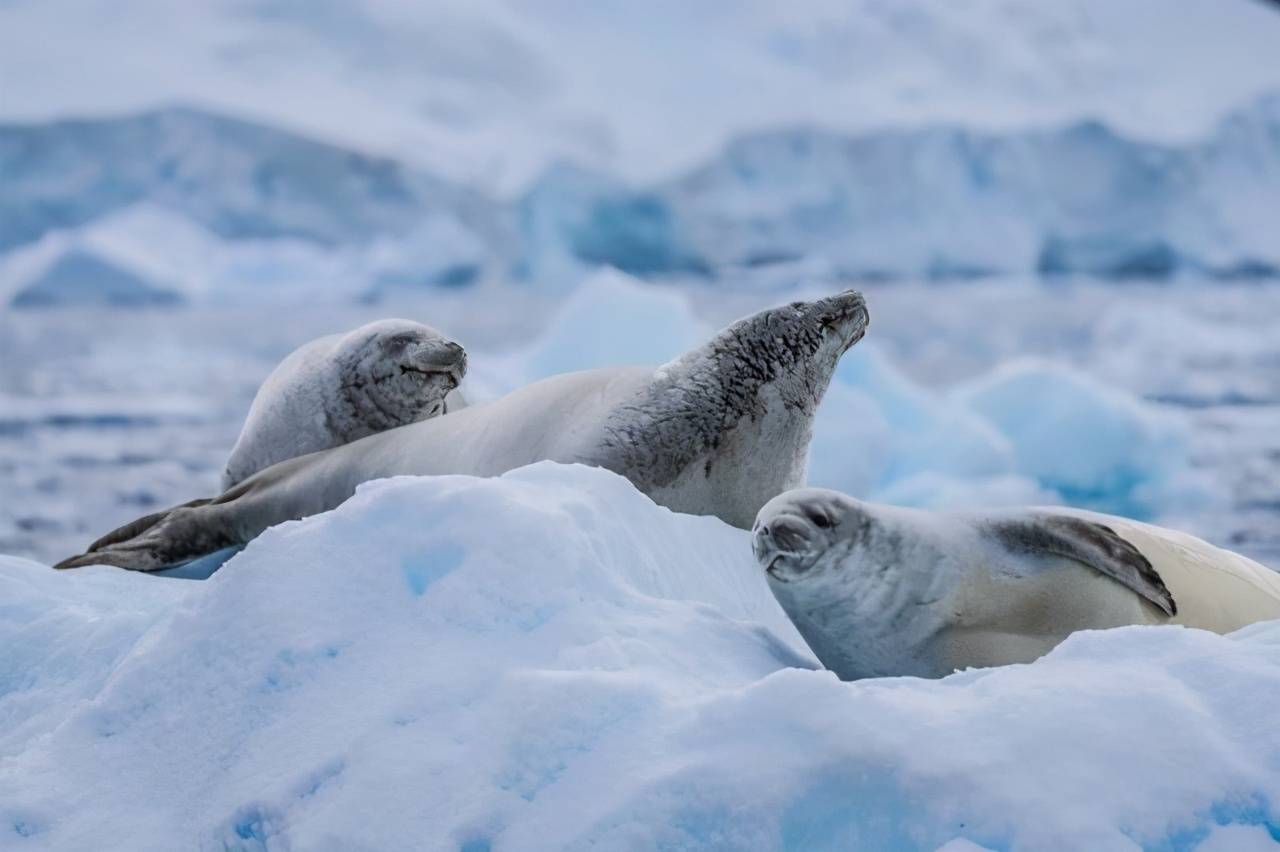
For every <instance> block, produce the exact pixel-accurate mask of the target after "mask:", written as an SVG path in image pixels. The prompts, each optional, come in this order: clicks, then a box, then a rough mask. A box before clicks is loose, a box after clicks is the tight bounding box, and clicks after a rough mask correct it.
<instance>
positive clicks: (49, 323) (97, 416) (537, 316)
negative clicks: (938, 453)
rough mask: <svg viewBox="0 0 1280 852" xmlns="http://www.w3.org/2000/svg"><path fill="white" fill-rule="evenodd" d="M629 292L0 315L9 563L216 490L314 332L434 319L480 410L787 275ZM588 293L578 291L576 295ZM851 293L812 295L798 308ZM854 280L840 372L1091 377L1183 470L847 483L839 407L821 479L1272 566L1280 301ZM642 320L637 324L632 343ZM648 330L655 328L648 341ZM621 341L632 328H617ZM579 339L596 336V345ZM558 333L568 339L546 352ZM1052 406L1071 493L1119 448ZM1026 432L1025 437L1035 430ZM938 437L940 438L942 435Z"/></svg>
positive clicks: (1054, 445) (660, 353)
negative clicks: (872, 364)
mask: <svg viewBox="0 0 1280 852" xmlns="http://www.w3.org/2000/svg"><path fill="white" fill-rule="evenodd" d="M627 280H628V281H629V282H630V283H628V284H626V285H625V286H626V287H629V288H630V291H634V292H633V295H632V296H630V297H628V298H630V299H631V301H630V302H628V301H627V299H622V300H620V301H619V300H617V299H614V300H613V301H612V302H611V301H610V299H603V298H602V299H601V301H600V304H599V305H597V306H596V307H594V308H591V309H587V310H586V312H585V313H582V312H581V311H580V312H579V313H580V314H581V315H580V316H578V317H577V319H576V320H574V319H573V318H570V319H569V321H568V322H567V324H566V322H564V321H559V330H558V331H557V330H556V328H557V322H558V321H557V319H556V314H557V310H559V307H560V306H559V305H558V304H557V303H554V302H552V301H550V300H549V299H548V298H547V297H546V296H539V295H538V294H536V293H534V292H532V291H529V290H522V289H520V288H518V287H511V288H488V289H481V290H475V291H469V290H466V289H463V290H455V291H444V290H442V291H438V292H437V293H436V294H435V295H433V296H430V297H423V296H414V297H412V298H405V297H399V298H397V299H395V300H383V301H381V302H379V303H377V304H360V303H351V304H332V303H326V304H315V305H310V306H307V305H299V304H296V303H291V304H269V303H260V304H252V305H235V306H207V305H202V306H199V307H196V306H190V307H176V308H166V309H151V310H103V309H75V308H64V309H51V310H22V311H18V310H13V309H4V310H3V311H0V495H2V496H3V500H0V553H8V554H13V555H18V556H25V557H29V558H32V559H35V560H37V561H41V562H46V563H48V562H50V561H54V560H56V559H58V558H61V557H63V556H66V555H68V554H70V553H73V552H78V551H80V550H82V549H83V548H84V546H85V545H86V544H87V543H88V542H89V541H91V540H92V539H93V538H95V537H97V536H98V535H100V534H101V533H103V532H104V531H106V530H108V529H111V528H113V527H115V526H117V525H118V524H121V523H124V522H126V521H128V520H131V519H132V518H134V517H137V516H138V515H141V514H145V513H147V512H149V511H153V510H155V509H157V508H162V507H165V506H168V505H173V504H176V503H180V502H184V501H186V500H188V499H191V498H193V497H196V496H202V495H209V494H212V493H215V492H216V490H217V487H216V486H217V480H218V476H219V473H220V471H221V466H222V464H223V463H224V461H225V457H226V454H227V452H228V451H229V449H230V447H231V445H232V443H233V442H234V440H235V437H236V435H237V433H238V430H239V426H240V423H241V422H242V419H243V417H244V414H245V412H246V411H247V409H248V406H249V403H250V401H251V399H252V397H253V393H254V391H255V390H256V388H257V385H258V383H259V382H260V381H261V380H262V379H263V378H264V377H265V376H266V374H267V373H268V372H269V371H270V370H271V368H272V367H273V366H274V365H275V364H276V363H278V362H279V360H280V359H281V358H282V357H283V356H284V355H286V354H287V353H288V352H289V351H291V350H292V349H293V348H294V347H296V346H298V345H300V344H301V343H303V342H305V341H307V340H309V339H312V338H314V337H316V336H319V335H322V334H327V333H331V332H334V331H339V330H342V329H347V328H351V327H354V326H356V325H358V324H361V323H363V322H366V321H369V320H371V319H375V318H378V317H384V316H404V317H410V318H414V319H419V320H421V321H424V322H427V323H430V324H432V325H435V326H436V327H438V328H440V329H442V330H444V331H446V332H447V333H449V334H452V335H453V336H454V337H455V338H457V339H459V340H461V341H462V342H463V343H464V344H466V345H467V346H468V348H469V350H470V351H471V353H472V357H471V364H472V372H471V375H470V376H469V378H468V386H467V389H468V391H469V393H470V394H471V396H472V397H473V398H475V399H484V398H486V397H489V396H492V395H494V394H496V393H499V392H502V391H503V390H506V389H508V388H510V387H512V386H514V385H517V384H520V383H522V382H523V381H526V380H528V379H530V378H534V377H536V376H537V375H538V374H539V370H540V371H541V372H542V373H545V372H554V371H557V370H566V369H574V368H586V367H592V366H598V365H601V364H606V363H634V362H646V361H647V362H652V363H658V362H661V361H662V360H665V359H666V358H667V357H671V356H673V355H675V354H677V353H678V352H679V351H680V350H681V349H682V348H683V347H685V346H688V345H693V344H696V342H697V340H698V339H700V335H704V334H706V333H709V331H710V330H712V329H714V328H716V327H719V326H721V325H723V324H725V323H726V322H728V321H729V320H731V319H734V318H736V317H738V316H741V315H743V314H746V313H749V312H750V311H752V310H754V309H756V308H758V307H761V306H764V305H766V304H770V303H776V302H780V301H783V300H785V299H788V298H791V297H792V296H793V290H792V289H791V288H790V287H789V286H781V285H779V284H778V283H777V281H776V280H773V281H752V280H749V279H746V280H737V281H734V282H727V281H724V280H720V281H711V282H706V281H702V282H685V283H684V284H683V285H681V286H675V287H670V286H668V287H659V286H656V285H648V284H641V283H639V282H635V281H632V280H631V279H627ZM592 286H593V283H592V280H591V279H588V281H587V282H586V283H585V284H584V285H583V287H584V288H585V289H590V288H591V287H592ZM842 286H847V284H845V283H841V282H830V281H812V280H811V281H810V283H808V284H806V285H804V286H802V287H798V288H796V289H795V290H794V293H815V292H819V291H823V290H827V291H830V290H835V289H838V288H840V287H842ZM856 286H859V287H860V288H861V289H862V290H864V292H866V294H867V297H868V301H869V304H870V307H871V312H872V326H871V329H870V332H869V334H868V337H867V339H866V342H865V343H864V344H861V345H860V346H859V347H858V349H855V350H854V352H852V353H850V355H849V356H847V358H849V359H852V358H855V357H859V358H862V357H867V355H865V354H864V352H863V350H866V352H867V353H870V352H874V353H875V354H876V356H877V357H878V358H879V359H880V360H881V361H883V362H885V363H887V364H888V365H891V367H892V369H893V371H894V373H895V375H896V374H900V375H901V377H902V379H901V380H902V381H903V382H907V383H909V385H910V387H911V389H912V390H911V392H912V393H923V394H928V395H929V397H930V398H932V399H936V400H944V401H945V400H948V399H950V398H952V397H954V396H956V395H957V394H965V393H972V385H973V383H974V382H975V381H976V382H979V383H981V382H983V381H984V380H985V379H984V377H987V376H990V375H992V374H993V372H994V374H996V375H999V374H1000V371H1001V370H1005V369H1017V367H1018V365H1024V366H1025V365H1026V364H1034V365H1036V369H1049V370H1050V371H1053V370H1057V369H1059V368H1060V369H1062V370H1066V371H1070V373H1071V374H1074V375H1082V376H1087V377H1088V378H1089V379H1090V380H1092V381H1093V382H1095V383H1096V387H1097V388H1098V389H1105V390H1106V391H1107V392H1109V393H1110V392H1114V394H1116V395H1117V396H1120V395H1124V396H1128V397H1131V398H1132V399H1133V400H1135V401H1136V402H1138V404H1141V405H1143V408H1144V410H1145V416H1147V417H1148V418H1154V419H1155V420H1163V421H1168V422H1169V423H1171V424H1177V426H1178V428H1179V429H1180V430H1181V431H1180V433H1179V434H1181V435H1182V436H1183V438H1182V439H1181V440H1179V441H1177V442H1174V443H1172V444H1170V445H1168V446H1167V447H1166V446H1164V445H1158V446H1157V448H1156V449H1155V450H1154V451H1153V452H1157V453H1161V454H1165V455H1167V456H1168V458H1163V459H1158V460H1156V461H1155V462H1151V464H1156V465H1165V464H1166V463H1167V465H1168V466H1169V467H1170V468H1171V469H1175V470H1178V471H1179V474H1178V476H1176V477H1173V478H1172V479H1169V480H1168V481H1165V480H1161V481H1158V482H1151V483H1142V484H1139V486H1138V490H1137V491H1136V492H1135V493H1141V494H1143V495H1145V496H1143V499H1142V500H1140V501H1138V502H1137V503H1133V504H1132V505H1131V501H1120V502H1117V501H1116V500H1115V499H1114V495H1108V494H1104V493H1101V491H1098V490H1096V489H1095V490H1090V487H1082V488H1080V489H1077V490H1074V491H1072V490H1068V491H1067V492H1065V493H1054V492H1052V490H1051V489H1050V490H1049V491H1048V492H1046V490H1045V489H1043V488H1038V487H1037V486H1035V484H1034V483H1033V484H1032V485H1030V486H1026V487H1024V486H1025V483H1024V484H1023V485H1017V484H1015V485H1013V486H1011V487H1006V485H1007V483H1006V484H1005V485H1002V484H1001V483H1003V482H1005V480H1003V479H1001V480H998V481H997V484H996V486H995V487H991V485H990V482H991V480H990V478H989V477H988V478H987V479H986V480H984V482H985V483H986V484H985V485H981V486H979V485H972V483H970V479H974V475H973V471H972V470H970V467H971V466H970V465H967V464H965V463H962V462H957V461H956V460H955V458H953V457H955V456H964V455H965V454H966V453H968V452H969V451H968V450H967V449H966V448H964V447H960V446H956V447H950V448H948V453H949V454H950V456H949V458H950V460H948V461H947V462H945V466H946V468H947V474H948V477H947V479H946V482H945V483H944V484H943V485H935V484H934V480H930V479H927V478H926V479H924V480H911V481H910V482H905V481H899V480H900V479H902V477H899V478H898V479H894V478H893V477H894V474H892V472H885V471H879V472H878V473H875V474H874V475H863V473H859V474H857V475H854V474H849V473H848V472H844V473H841V474H840V475H839V476H837V475H835V473H834V472H833V471H832V470H831V465H832V464H837V463H843V462H842V461H841V459H843V457H844V456H845V455H853V456H856V455H858V454H859V453H861V454H862V455H863V456H866V455H876V454H878V453H882V452H889V451H890V450H892V449H893V448H892V447H890V448H888V449H883V450H882V448H877V447H872V446H853V445H851V444H850V443H847V442H856V441H858V440H860V438H859V436H860V435H862V433H861V432H860V431H859V429H858V426H859V425H860V424H850V423H845V424H844V425H847V426H850V427H851V430H852V431H850V432H849V433H848V434H849V435H850V436H851V437H847V438H846V437H845V434H844V433H841V434H839V435H836V434H831V433H830V432H829V428H830V423H831V422H832V421H833V419H834V418H842V419H843V420H845V421H849V420H854V419H857V418H859V417H861V416H862V415H860V414H859V413H858V412H859V409H858V408H857V407H856V406H854V407H853V408H850V409H848V413H846V409H844V408H842V409H839V410H838V411H836V410H834V409H833V411H832V412H828V417H827V418H826V420H825V421H821V422H820V424H819V430H818V435H817V438H816V442H815V446H822V447H825V448H826V449H825V450H824V451H823V453H825V455H824V454H823V453H819V454H818V456H817V457H815V459H814V462H813V465H812V468H811V478H812V479H813V480H814V481H817V482H820V483H822V484H831V485H836V486H843V487H845V488H846V490H849V491H852V492H854V493H860V494H861V496H867V497H872V498H875V499H889V500H893V501H896V502H906V503H928V504H933V505H937V504H938V503H940V502H943V503H950V504H955V503H991V502H1020V501H1024V500H1026V501H1033V500H1034V501H1037V502H1039V501H1045V500H1049V501H1057V502H1074V503H1079V504H1084V505H1091V506H1094V507H1096V508H1100V509H1103V510H1110V511H1122V512H1124V511H1125V510H1126V509H1127V510H1128V513H1130V514H1140V515H1143V516H1145V517H1147V518H1149V519H1152V520H1155V521H1157V522H1162V523H1167V524H1170V525H1175V526H1178V527H1181V528H1183V529H1186V530H1188V531H1190V532H1193V533H1195V534H1198V535H1200V536H1202V537H1204V538H1206V539H1208V540H1209V541H1212V542H1213V543H1215V544H1218V545H1221V546H1224V547H1228V548H1231V549H1233V550H1237V551H1240V552H1242V553H1245V554H1247V555H1250V556H1252V557H1254V558H1256V559H1259V560H1260V561H1262V562H1264V563H1265V564H1271V565H1273V566H1275V565H1280V428H1277V427H1278V426H1280V286H1278V285H1276V284H1274V283H1260V284H1259V283H1250V284H1223V283H1222V282H1216V281H1215V282H1210V281H1203V280H1195V279H1179V280H1177V281H1175V282H1171V283H1158V284H1148V283H1135V282H1100V281H1090V280H1065V279H1057V280H1028V279H1010V280H984V281H973V282H947V283H945V284H942V283H898V282H895V283H872V284H861V283H858V284H856ZM630 291H629V292H630ZM635 294H639V295H635ZM649 294H652V295H651V296H650V295H649ZM614 295H616V294H614ZM636 300H639V301H638V303H637V301H636ZM681 302H683V303H687V305H688V309H687V310H685V311H684V312H683V313H681V311H680V310H678V309H673V308H672V307H671V306H672V305H677V304H678V303H681ZM645 312H648V313H647V315H646V313H645ZM637 315H641V316H640V319H638V320H637V319H636V316H637ZM575 322H576V323H577V324H576V325H575ZM637 323H640V324H641V325H642V327H644V328H645V330H644V331H643V332H642V333H640V334H639V335H638V336H637V335H636V333H635V329H634V326H635V325H636V324H637ZM655 324H661V325H662V326H663V329H662V333H661V334H650V333H649V332H648V328H647V327H648V326H652V325H655ZM628 327H631V333H629V334H624V333H621V330H622V329H625V328H628ZM588 328H593V329H597V330H598V331H599V332H601V333H600V334H598V335H597V336H596V337H595V338H593V339H591V340H588V339H586V338H587V337H588V336H589V332H588V331H587V329H588ZM548 329H550V331H549V330H548ZM548 334H550V335H551V336H553V337H554V336H555V335H556V334H559V335H560V336H561V339H559V340H557V341H551V342H549V343H548V342H546V341H543V342H542V343H540V342H539V341H540V340H541V339H542V338H543V337H545V336H547V335H548ZM529 362H536V365H535V367H534V368H531V367H530V366H529ZM881 384H882V383H881ZM966 388H968V390H966ZM1046 392H1047V393H1049V395H1050V397H1053V398H1055V399H1057V400H1059V401H1061V402H1062V403H1063V404H1064V406H1065V410H1064V411H1062V412H1056V413H1051V414H1052V416H1050V414H1046V417H1047V418H1048V419H1049V420H1052V421H1055V422H1059V423H1061V422H1065V420H1064V418H1067V417H1068V416H1069V415H1073V416H1077V417H1078V418H1080V420H1079V425H1078V426H1073V427H1070V428H1069V429H1067V430H1065V431H1064V430H1062V429H1059V431H1058V432H1057V433H1052V434H1047V435H1043V436H1037V435H1035V434H1032V435H1031V437H1030V439H1028V440H1032V441H1033V443H1031V444H1029V446H1032V447H1034V448H1035V452H1037V453H1041V454H1043V455H1051V456H1053V457H1055V458H1060V459H1061V464H1062V465H1066V466H1067V467H1068V470H1067V471H1066V474H1065V476H1066V477H1067V479H1070V475H1071V471H1070V469H1069V468H1070V467H1071V466H1072V465H1075V464H1077V463H1078V464H1079V465H1081V466H1086V467H1087V466H1088V465H1090V464H1091V463H1093V462H1092V459H1094V457H1095V456H1096V455H1097V454H1099V453H1102V454H1105V453H1106V452H1111V453H1112V454H1115V453H1121V454H1123V453H1124V452H1127V451H1126V450H1125V449H1124V448H1123V447H1120V448H1119V449H1117V448H1110V449H1109V450H1108V449H1107V448H1103V447H1100V446H1098V445H1099V443H1100V442H1105V441H1108V440H1110V439H1109V438H1108V437H1107V435H1105V434H1094V433H1093V431H1092V430H1091V428H1090V423H1091V418H1092V416H1093V415H1092V414H1091V413H1090V410H1089V406H1090V405H1092V404H1093V403H1090V402H1089V401H1088V400H1085V401H1081V402H1076V401H1075V400H1073V399H1063V398H1062V395H1061V394H1059V393H1057V392H1056V391H1053V390H1052V389H1050V390H1048V391H1046ZM872 393H873V395H874V394H879V395H880V396H881V397H883V395H884V392H883V391H882V390H873V391H872ZM893 393H894V394H897V395H899V396H900V395H901V389H897V390H894V391H893ZM1055 395H1056V396H1055ZM1027 399H1028V404H1029V405H1033V406H1034V405H1036V404H1037V403H1034V402H1032V401H1031V400H1030V398H1027ZM879 402H880V405H881V409H884V407H885V405H886V403H885V402H884V400H883V399H880V400H879ZM831 404H832V405H834V404H835V403H831ZM890 425H891V426H892V425H893V424H892V423H891V424H890ZM1019 428H1020V429H1021V430H1022V434H1023V435H1024V437H1025V436H1026V435H1027V433H1028V430H1029V429H1031V428H1032V427H1025V426H1022V427H1019ZM937 429H938V430H940V431H941V432H942V433H944V435H950V430H951V427H950V426H949V425H948V424H947V422H945V421H944V420H940V421H939V424H938V425H937ZM824 430H828V431H827V432H825V433H824ZM888 431H889V432H890V433H894V432H895V429H892V428H891V429H889V430H888ZM1032 431H1034V430H1032ZM891 440H897V438H892V439H891ZM945 440H947V439H946V438H944V441H945ZM1035 442H1038V443H1035ZM1024 443H1025V441H1024ZM833 447H834V449H833ZM899 449H900V450H901V451H902V452H904V453H907V454H910V453H916V454H919V453H920V452H922V451H921V450H920V449H919V448H918V447H916V446H912V447H909V448H905V449H903V448H899ZM846 450H847V452H846ZM833 459H834V461H833ZM1077 459H1079V461H1078V462H1077V461H1075V460H1077ZM864 473H865V472H864ZM979 473H982V471H979ZM975 481H976V480H975ZM971 485H972V487H971ZM1142 489H1146V491H1145V492H1144V491H1142ZM943 491H945V492H946V494H947V495H948V496H947V497H946V498H945V499H942V498H940V497H939V493H940V492H943ZM1153 491H1154V492H1156V493H1151V492H1153ZM1166 492H1167V493H1166ZM1175 492H1176V493H1175ZM1188 495H1190V496H1188Z"/></svg>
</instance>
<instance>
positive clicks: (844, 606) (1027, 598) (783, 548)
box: [753, 488, 1280, 680]
mask: <svg viewBox="0 0 1280 852" xmlns="http://www.w3.org/2000/svg"><path fill="white" fill-rule="evenodd" d="M753 543H754V547H755V555H756V558H757V559H758V560H759V562H760V565H761V567H762V568H763V569H764V571H765V573H766V576H767V579H768V583H769V587H770V589H771V590H772V591H773V594H774V597H775V598H777V600H778V603H779V604H781V605H782V608H783V610H785V611H786V613H787V615H788V616H789V617H790V618H791V621H792V622H793V623H794V624H795V626H796V628H797V629H798V630H799V631H800V635H801V636H803V637H804V639H805V641H806V642H807V643H808V644H809V647H810V648H811V649H812V650H813V653H814V654H815V655H816V656H817V657H818V659H819V660H820V661H821V662H822V664H823V665H824V666H826V667H827V668H828V669H830V670H832V671H833V672H835V673H836V675H837V676H839V677H840V678H842V679H844V680H853V679H857V678H864V677H885V676H898V675H915V676H919V677H942V676H945V675H947V674H950V673H951V672H953V671H956V670H957V669H962V668H967V667H971V666H972V667H982V666H997V665H1005V664H1008V663H1028V662H1031V661H1032V660H1035V659H1037V658H1038V657H1041V656H1043V655H1044V654H1046V653H1048V652H1049V651H1050V650H1051V649H1052V648H1053V647H1054V646H1056V645H1057V644H1058V643H1059V642H1061V641H1062V640H1064V639H1066V638H1067V636H1069V635H1070V634H1071V633H1073V632H1075V631H1077V630H1089V629H1103V628H1109V627H1120V626H1124V625H1131V624H1181V625H1185V626H1187V627H1198V628H1202V629H1205V630H1212V631H1215V632H1218V633H1227V632H1230V631H1232V630H1236V629H1239V628H1240V627H1243V626H1245V625H1247V624H1252V623H1254V622H1257V621H1264V620H1267V619H1273V618H1280V575H1277V574H1276V573H1275V572H1272V571H1269V570H1267V569H1266V568H1264V567H1263V566H1261V565H1259V564H1258V563H1256V562H1254V561H1252V560H1250V559H1247V558H1245V557H1243V556H1240V555H1239V554H1236V553H1232V552H1231V551H1227V550H1222V549H1219V548H1217V547H1214V546H1213V545H1210V544H1208V543H1206V542H1204V541H1201V540H1200V539H1197V538H1194V537H1192V536H1189V535H1186V534H1184V533H1179V532H1175V531H1173V530H1167V529H1162V528H1160V527H1155V526H1151V525H1149V524H1144V523H1140V522H1138V521H1131V520H1127V519H1125V518H1117V517H1112V516H1110V515H1102V514H1097V513H1094V512H1086V511H1082V510H1078V509H1065V508H1057V507H1049V508H1027V509H1011V510H989V511H982V512H969V513H960V512H956V513H944V512H928V511H923V510H919V509H905V508H899V507H894V506H883V505H877V504H872V503H864V502H862V501H859V500H855V499H853V498H852V497H849V496H847V495H844V494H841V493H839V492H836V491H827V490H825V489H818V488H803V489H799V490H796V491H790V492H787V493H785V494H781V495H779V496H778V497H776V498H774V499H773V500H771V501H769V503H768V504H766V505H765V507H764V508H763V509H761V510H760V514H759V516H758V517H757V519H756V524H755V529H754V534H753Z"/></svg>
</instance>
